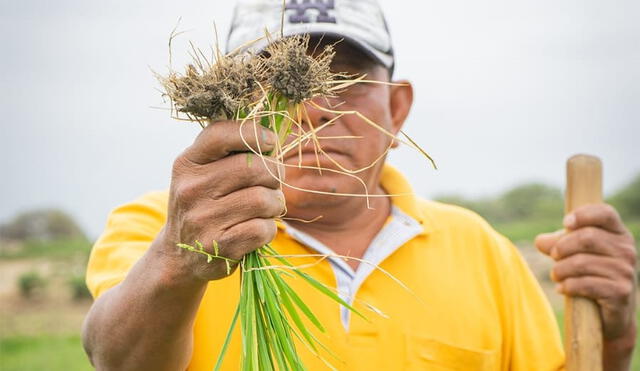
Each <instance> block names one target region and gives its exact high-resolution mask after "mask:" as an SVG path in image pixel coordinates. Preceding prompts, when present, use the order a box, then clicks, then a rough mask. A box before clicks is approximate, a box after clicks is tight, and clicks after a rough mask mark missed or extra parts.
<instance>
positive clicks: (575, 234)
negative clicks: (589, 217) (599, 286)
mask: <svg viewBox="0 0 640 371" xmlns="http://www.w3.org/2000/svg"><path fill="white" fill-rule="evenodd" d="M622 242H624V241H623V240H621V236H619V235H616V234H614V233H611V232H608V231H606V230H604V229H600V228H597V227H583V228H580V229H578V230H576V231H572V232H569V233H566V234H565V235H564V236H562V237H561V238H560V239H559V240H558V241H557V242H556V244H555V245H554V246H553V247H552V249H551V252H550V255H551V257H552V258H553V259H555V260H561V259H564V258H567V257H569V256H572V255H574V254H580V253H588V254H596V255H606V256H611V257H614V258H622V259H623V260H624V261H630V260H631V259H634V258H635V256H633V255H634V252H635V251H632V250H633V247H629V246H627V245H626V244H624V243H622ZM630 250H631V251H630Z"/></svg>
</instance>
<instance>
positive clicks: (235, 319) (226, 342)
mask: <svg viewBox="0 0 640 371" xmlns="http://www.w3.org/2000/svg"><path fill="white" fill-rule="evenodd" d="M239 314H240V303H238V305H237V306H236V312H235V314H234V315H233V319H232V320H231V326H229V331H228V332H227V337H226V338H225V339H224V344H223V345H222V349H221V350H220V355H219V356H218V361H217V362H216V366H215V367H214V371H218V370H220V367H222V360H223V359H224V356H225V355H226V354H227V349H228V348H229V343H230V342H231V335H232V334H233V330H234V329H235V328H236V323H237V322H238V315H239Z"/></svg>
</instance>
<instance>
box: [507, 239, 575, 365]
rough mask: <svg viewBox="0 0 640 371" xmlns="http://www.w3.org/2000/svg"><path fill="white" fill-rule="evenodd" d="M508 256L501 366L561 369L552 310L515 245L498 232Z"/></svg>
mask: <svg viewBox="0 0 640 371" xmlns="http://www.w3.org/2000/svg"><path fill="white" fill-rule="evenodd" d="M497 238H498V243H499V245H500V246H501V248H502V251H503V253H504V254H505V257H506V259H507V267H506V272H505V273H506V275H505V277H504V280H505V284H506V286H505V288H506V290H505V291H506V292H505V294H506V295H505V297H504V298H503V300H504V303H503V305H504V307H505V308H504V310H505V312H506V313H505V314H507V315H506V316H504V321H505V323H504V324H503V325H504V327H505V329H507V331H506V333H505V344H504V347H505V349H503V351H504V354H505V356H506V357H505V358H506V359H505V362H504V363H503V365H504V366H505V367H503V370H511V371H524V370H548V371H552V370H553V371H556V370H564V363H565V356H564V350H563V347H562V341H561V338H560V331H559V328H558V324H557V321H556V319H555V315H554V312H553V310H552V308H551V305H550V304H549V302H548V300H547V298H546V296H545V294H544V292H543V291H542V288H541V287H540V285H539V284H538V281H537V280H536V278H535V276H534V275H533V273H532V272H531V270H530V269H529V267H528V266H527V263H526V262H525V261H524V259H523V258H522V256H521V255H520V253H519V251H518V249H517V248H516V247H515V246H514V245H513V244H512V243H511V242H510V241H509V240H508V239H507V238H505V237H503V236H501V235H499V236H498V237H497Z"/></svg>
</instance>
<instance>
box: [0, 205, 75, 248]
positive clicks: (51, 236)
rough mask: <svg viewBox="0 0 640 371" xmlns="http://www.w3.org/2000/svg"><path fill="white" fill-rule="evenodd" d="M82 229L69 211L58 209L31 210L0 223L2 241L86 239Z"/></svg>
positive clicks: (0, 239) (0, 238)
mask: <svg viewBox="0 0 640 371" xmlns="http://www.w3.org/2000/svg"><path fill="white" fill-rule="evenodd" d="M86 239H87V237H86V236H85V234H84V232H83V231H82V229H81V228H80V227H79V226H78V224H77V223H76V222H75V220H74V219H73V218H72V217H71V216H70V215H69V214H67V213H65V212H64V211H61V210H57V209H39V210H31V211H27V212H24V213H21V214H18V215H17V216H16V217H14V218H13V220H11V221H10V222H9V223H7V224H3V225H0V241H2V240H4V241H19V242H25V241H53V240H86Z"/></svg>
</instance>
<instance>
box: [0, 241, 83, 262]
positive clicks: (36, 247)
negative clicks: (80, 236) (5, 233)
mask: <svg viewBox="0 0 640 371" xmlns="http://www.w3.org/2000/svg"><path fill="white" fill-rule="evenodd" d="M90 252H91V243H90V242H89V241H88V240H66V239H62V240H53V241H40V240H29V241H25V242H22V243H18V244H12V245H8V246H7V245H3V244H2V243H1V242H0V259H28V258H53V259H60V260H63V259H71V258H74V257H79V258H82V257H88V256H89V253H90Z"/></svg>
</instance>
